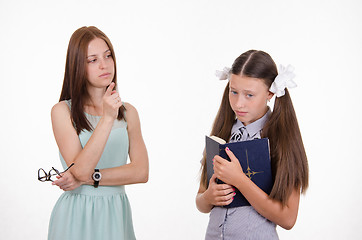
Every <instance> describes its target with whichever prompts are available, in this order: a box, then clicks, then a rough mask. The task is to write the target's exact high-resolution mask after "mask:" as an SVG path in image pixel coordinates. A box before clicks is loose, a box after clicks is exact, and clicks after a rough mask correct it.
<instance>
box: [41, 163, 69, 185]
mask: <svg viewBox="0 0 362 240" xmlns="http://www.w3.org/2000/svg"><path fill="white" fill-rule="evenodd" d="M73 165H74V163H72V164H70V165H69V167H68V168H67V169H65V170H64V172H59V171H58V170H57V169H55V168H54V167H52V169H50V171H49V173H47V172H46V171H45V170H44V169H42V168H39V170H38V180H39V181H41V182H46V181H51V182H53V180H52V179H51V177H52V176H55V175H58V176H60V177H61V175H60V174H62V173H65V172H66V171H68V170H69V168H71V167H72V166H73ZM41 171H43V173H44V175H45V176H42V177H40V173H41ZM52 171H54V172H55V173H51V172H52Z"/></svg>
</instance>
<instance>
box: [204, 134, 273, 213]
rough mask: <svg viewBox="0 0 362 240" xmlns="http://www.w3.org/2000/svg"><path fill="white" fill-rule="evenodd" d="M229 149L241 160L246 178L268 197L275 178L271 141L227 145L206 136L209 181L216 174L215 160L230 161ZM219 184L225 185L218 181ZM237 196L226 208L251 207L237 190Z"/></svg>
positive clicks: (261, 140)
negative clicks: (271, 159)
mask: <svg viewBox="0 0 362 240" xmlns="http://www.w3.org/2000/svg"><path fill="white" fill-rule="evenodd" d="M226 147H228V148H229V149H230V150H231V151H232V152H233V153H234V155H235V156H236V158H237V159H238V160H239V162H240V165H241V167H242V168H243V171H244V173H245V175H246V176H248V177H249V178H250V179H251V181H253V182H254V183H255V184H256V185H257V186H258V187H259V188H261V189H262V190H263V191H264V192H265V193H267V194H268V195H269V194H270V191H271V189H272V187H273V177H272V172H271V163H270V150H269V139H268V138H262V139H254V140H250V141H242V142H234V143H226V142H225V141H224V140H223V139H221V138H218V137H215V136H211V137H208V136H206V170H207V179H208V182H209V181H210V178H211V176H212V175H213V174H214V168H213V162H212V160H213V158H214V156H215V155H219V156H220V157H222V158H225V159H227V160H228V161H230V159H229V157H228V155H227V154H226V152H225V148H226ZM217 183H219V184H220V183H223V182H222V181H221V180H219V179H217ZM235 192H236V195H235V196H234V200H233V201H232V202H231V203H230V204H229V205H227V206H224V207H226V208H232V207H240V206H250V203H249V202H248V201H247V200H246V198H245V197H244V196H243V195H242V194H241V193H240V191H239V190H238V189H236V188H235Z"/></svg>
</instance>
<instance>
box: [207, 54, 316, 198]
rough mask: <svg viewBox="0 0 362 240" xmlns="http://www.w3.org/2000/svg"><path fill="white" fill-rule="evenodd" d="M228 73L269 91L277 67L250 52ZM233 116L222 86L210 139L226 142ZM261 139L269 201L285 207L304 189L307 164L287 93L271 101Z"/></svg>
mask: <svg viewBox="0 0 362 240" xmlns="http://www.w3.org/2000/svg"><path fill="white" fill-rule="evenodd" d="M231 73H232V74H235V75H239V74H241V75H243V76H247V77H252V78H259V79H261V80H263V81H264V83H265V84H266V85H267V86H268V88H270V86H271V84H272V83H273V81H274V79H275V77H276V76H277V75H278V71H277V67H276V65H275V63H274V61H273V59H272V58H271V57H270V55H269V54H267V53H265V52H263V51H256V50H250V51H247V52H245V53H243V54H241V55H240V56H239V57H238V58H237V59H236V60H235V61H234V63H233V65H232V68H231ZM235 119H236V116H235V113H234V111H233V110H232V109H231V107H230V102H229V83H228V84H227V85H226V88H225V90H224V95H223V97H222V100H221V105H220V108H219V111H218V113H217V115H216V118H215V121H214V124H213V127H212V130H211V135H215V136H218V137H220V138H222V139H224V140H226V141H228V140H229V139H230V135H231V128H232V126H233V124H234V123H235ZM262 137H267V138H269V142H270V155H271V166H272V174H273V179H274V185H273V188H272V190H271V193H270V195H269V197H270V198H272V199H275V200H278V201H280V202H282V203H283V205H285V204H286V201H287V200H288V197H289V196H290V194H291V192H292V191H293V190H294V189H301V192H302V193H304V192H305V191H306V189H307V188H308V174H309V173H308V172H309V170H308V161H307V155H306V153H305V150H304V145H303V141H302V136H301V134H300V130H299V125H298V121H297V117H296V114H295V111H294V108H293V104H292V100H291V98H290V95H289V92H288V90H287V89H285V95H284V96H282V97H278V98H276V99H275V103H274V109H273V111H272V114H271V115H270V117H269V119H268V120H267V122H266V124H265V126H264V128H263V131H262ZM205 162H206V152H205V151H204V156H203V160H202V173H201V184H202V185H203V186H205V187H207V186H208V182H207V174H206V166H205Z"/></svg>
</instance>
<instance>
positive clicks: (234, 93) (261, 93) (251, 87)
mask: <svg viewBox="0 0 362 240" xmlns="http://www.w3.org/2000/svg"><path fill="white" fill-rule="evenodd" d="M229 89H230V90H229V101H230V106H231V108H232V109H233V111H234V112H235V115H236V117H237V118H238V119H239V120H240V121H241V122H242V123H243V124H244V125H245V126H246V125H248V124H250V123H252V122H254V121H256V120H258V119H259V118H261V117H262V116H264V114H265V113H266V112H267V110H268V106H267V102H268V100H270V99H271V98H272V97H273V93H271V92H269V89H268V87H267V86H266V85H265V83H264V80H262V79H260V78H251V77H246V76H241V75H235V74H231V77H230V82H229Z"/></svg>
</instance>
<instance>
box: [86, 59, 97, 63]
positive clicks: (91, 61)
mask: <svg viewBox="0 0 362 240" xmlns="http://www.w3.org/2000/svg"><path fill="white" fill-rule="evenodd" d="M96 61H97V59H90V60H88V63H94V62H96Z"/></svg>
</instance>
